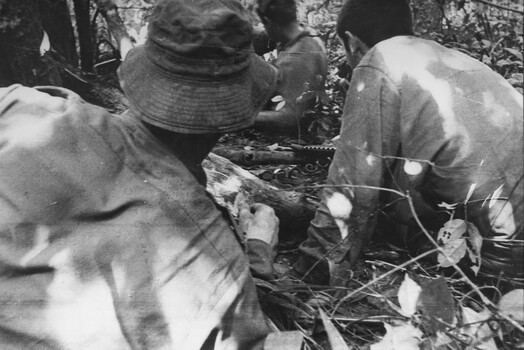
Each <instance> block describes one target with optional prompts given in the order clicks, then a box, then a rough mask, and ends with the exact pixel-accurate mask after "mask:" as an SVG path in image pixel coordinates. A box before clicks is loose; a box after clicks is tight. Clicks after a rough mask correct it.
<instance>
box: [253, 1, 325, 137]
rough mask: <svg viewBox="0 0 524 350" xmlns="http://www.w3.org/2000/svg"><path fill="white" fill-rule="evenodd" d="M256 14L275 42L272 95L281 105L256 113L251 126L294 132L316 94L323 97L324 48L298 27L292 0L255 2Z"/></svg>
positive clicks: (313, 101) (274, 105)
mask: <svg viewBox="0 0 524 350" xmlns="http://www.w3.org/2000/svg"><path fill="white" fill-rule="evenodd" d="M257 13H258V15H259V17H260V19H261V21H262V23H263V25H264V27H265V29H266V32H267V34H268V36H269V38H270V39H272V40H273V41H275V42H277V43H278V44H277V55H278V56H277V58H276V60H275V61H274V62H273V64H274V65H275V67H276V68H277V69H278V72H279V84H278V87H277V91H276V94H278V95H280V96H282V97H283V101H284V103H285V104H284V106H283V107H282V108H280V109H278V110H275V107H276V105H278V104H279V103H278V102H277V103H275V104H273V106H272V110H264V111H262V112H260V113H259V114H258V115H257V118H256V121H255V127H256V128H259V129H263V130H272V131H275V130H277V131H282V132H291V133H296V132H297V131H298V130H299V127H300V126H301V124H303V117H304V112H305V111H306V110H307V109H310V108H312V107H314V105H315V102H316V100H317V96H318V95H322V94H325V92H324V82H325V79H326V75H327V58H326V49H325V48H324V44H323V43H322V41H321V40H320V38H318V36H316V35H314V34H313V33H312V32H311V31H309V30H307V29H303V28H301V27H300V26H299V24H298V22H297V8H296V4H295V1H294V0H259V1H258V8H257ZM297 99H298V101H297ZM279 102H280V101H279Z"/></svg>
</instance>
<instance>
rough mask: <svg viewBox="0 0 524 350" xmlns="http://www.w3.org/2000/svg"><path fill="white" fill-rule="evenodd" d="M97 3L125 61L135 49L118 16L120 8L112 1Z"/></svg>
mask: <svg viewBox="0 0 524 350" xmlns="http://www.w3.org/2000/svg"><path fill="white" fill-rule="evenodd" d="M95 3H96V5H97V6H98V9H99V10H100V13H101V14H102V16H103V17H104V19H105V20H106V22H107V27H108V29H109V32H110V33H111V34H112V35H113V36H114V37H115V39H116V41H117V44H118V49H119V50H120V57H122V60H123V59H124V58H125V57H126V55H127V53H128V52H129V50H131V49H132V48H133V42H132V41H131V38H130V37H129V34H127V31H126V28H125V26H124V22H123V21H122V18H120V16H119V15H118V8H117V6H116V5H115V3H114V2H113V1H112V0H95Z"/></svg>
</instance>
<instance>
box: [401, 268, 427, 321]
mask: <svg viewBox="0 0 524 350" xmlns="http://www.w3.org/2000/svg"><path fill="white" fill-rule="evenodd" d="M421 291H422V288H421V287H420V286H419V285H418V284H417V282H415V281H413V280H412V279H411V278H410V277H409V276H408V274H405V275H404V281H402V284H401V285H400V288H399V289H398V303H399V304H400V308H401V311H402V314H403V315H404V316H406V317H411V316H413V315H414V314H415V312H416V311H417V302H418V298H419V296H420V292H421Z"/></svg>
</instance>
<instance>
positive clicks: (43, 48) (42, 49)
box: [40, 30, 51, 56]
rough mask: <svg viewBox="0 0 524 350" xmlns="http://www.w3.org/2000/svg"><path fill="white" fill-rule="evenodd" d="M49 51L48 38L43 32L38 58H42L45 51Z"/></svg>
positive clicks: (49, 43)
mask: <svg viewBox="0 0 524 350" xmlns="http://www.w3.org/2000/svg"><path fill="white" fill-rule="evenodd" d="M50 49H51V42H50V41H49V36H48V35H47V33H46V31H45V30H44V37H43V38H42V43H41V44H40V56H43V55H44V54H45V53H46V52H47V51H49V50H50Z"/></svg>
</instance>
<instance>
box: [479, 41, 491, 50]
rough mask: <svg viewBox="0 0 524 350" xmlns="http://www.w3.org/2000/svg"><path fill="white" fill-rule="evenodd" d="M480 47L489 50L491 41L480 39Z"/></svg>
mask: <svg viewBox="0 0 524 350" xmlns="http://www.w3.org/2000/svg"><path fill="white" fill-rule="evenodd" d="M481 41H482V45H484V46H485V47H487V48H489V47H491V41H489V40H487V39H482V40H481Z"/></svg>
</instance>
